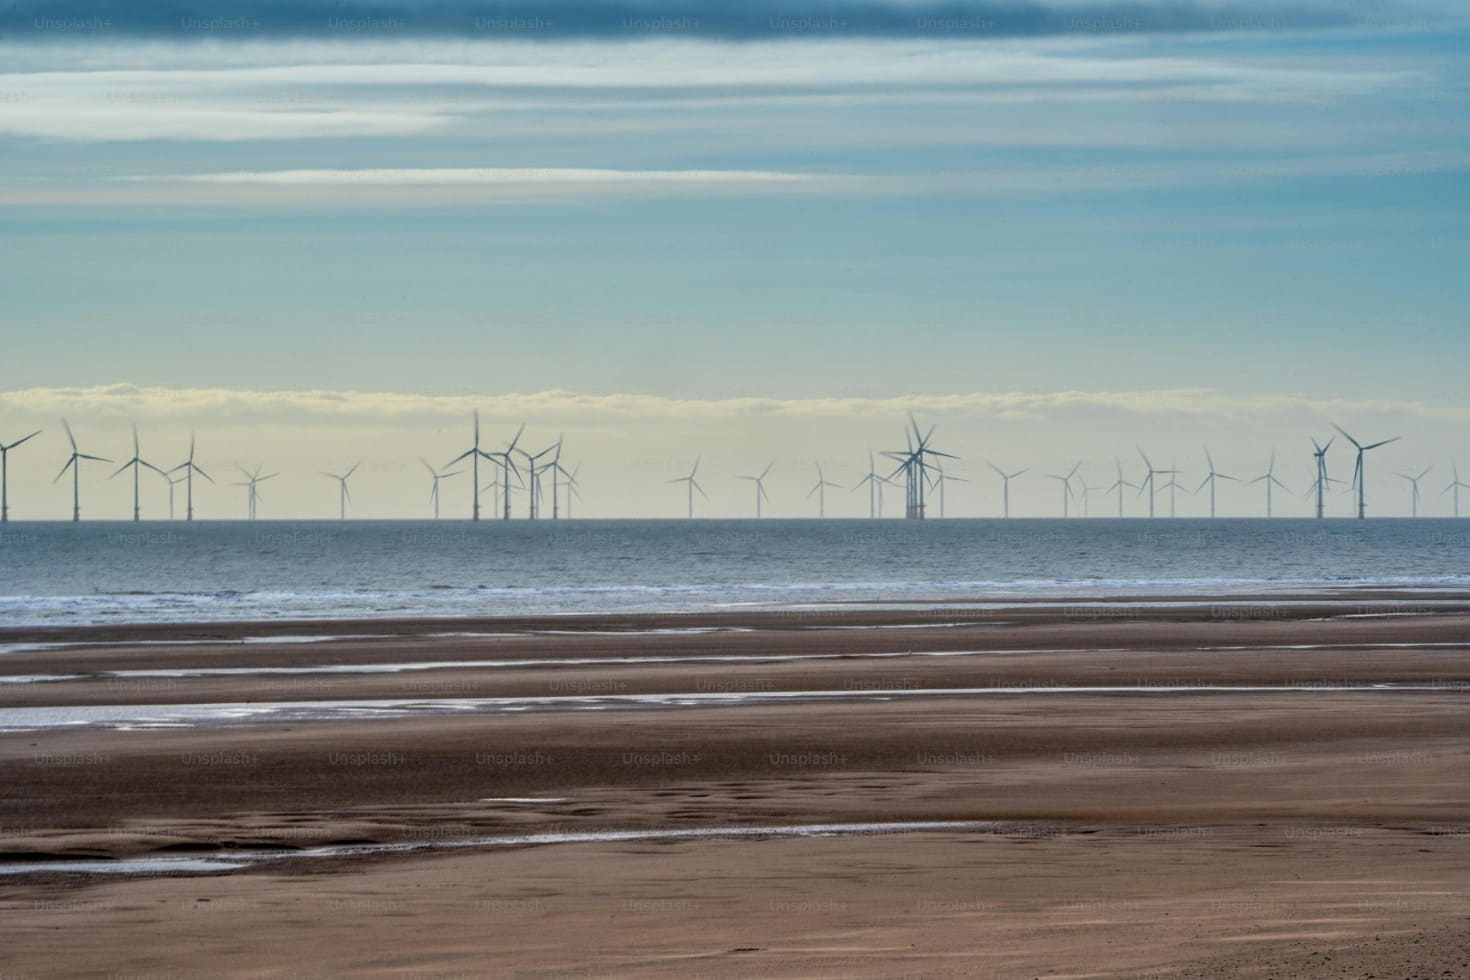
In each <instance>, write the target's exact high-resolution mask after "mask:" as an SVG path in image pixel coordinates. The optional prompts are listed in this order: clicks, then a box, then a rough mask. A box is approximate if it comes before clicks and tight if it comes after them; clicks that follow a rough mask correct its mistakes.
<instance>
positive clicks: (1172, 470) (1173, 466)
mask: <svg viewBox="0 0 1470 980" xmlns="http://www.w3.org/2000/svg"><path fill="white" fill-rule="evenodd" d="M1159 472H1160V473H1161V474H1163V473H1167V474H1168V475H1169V482H1168V483H1166V484H1164V485H1163V486H1162V487H1160V488H1159V489H1160V490H1167V491H1169V516H1170V517H1173V516H1174V515H1175V514H1176V513H1177V512H1178V511H1177V508H1176V506H1175V505H1176V504H1177V503H1178V500H1179V491H1180V490H1183V491H1184V492H1185V493H1187V494H1189V495H1190V496H1191V497H1193V496H1194V491H1193V490H1191V489H1189V488H1188V487H1186V486H1185V485H1184V484H1182V483H1180V482H1179V464H1178V463H1177V462H1175V461H1173V460H1170V462H1169V469H1167V470H1160V471H1159Z"/></svg>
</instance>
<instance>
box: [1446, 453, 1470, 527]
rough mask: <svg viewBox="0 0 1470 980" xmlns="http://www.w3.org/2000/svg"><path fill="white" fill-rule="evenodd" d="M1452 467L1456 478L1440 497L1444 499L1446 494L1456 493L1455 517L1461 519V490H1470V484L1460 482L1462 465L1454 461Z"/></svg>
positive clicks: (1451, 463)
mask: <svg viewBox="0 0 1470 980" xmlns="http://www.w3.org/2000/svg"><path fill="white" fill-rule="evenodd" d="M1450 467H1451V468H1452V469H1453V470H1454V473H1455V478H1454V479H1453V480H1451V481H1450V485H1449V486H1447V487H1445V488H1444V489H1443V490H1441V491H1440V494H1439V495H1440V496H1441V497H1443V496H1444V495H1445V494H1447V493H1449V492H1450V491H1452V490H1453V491H1454V493H1455V516H1456V517H1459V516H1460V491H1461V490H1470V483H1461V482H1460V464H1459V463H1457V462H1454V461H1451V462H1450Z"/></svg>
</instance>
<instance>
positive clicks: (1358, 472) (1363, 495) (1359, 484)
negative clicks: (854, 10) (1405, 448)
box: [1332, 422, 1402, 521]
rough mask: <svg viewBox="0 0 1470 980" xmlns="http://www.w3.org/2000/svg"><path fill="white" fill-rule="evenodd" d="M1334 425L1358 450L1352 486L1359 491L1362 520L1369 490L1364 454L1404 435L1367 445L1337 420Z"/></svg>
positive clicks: (1359, 508)
mask: <svg viewBox="0 0 1470 980" xmlns="http://www.w3.org/2000/svg"><path fill="white" fill-rule="evenodd" d="M1332 427H1333V428H1334V429H1336V430H1337V431H1338V432H1339V433H1340V434H1341V435H1342V437H1343V438H1344V439H1346V440H1347V441H1348V442H1350V443H1352V444H1353V448H1354V449H1356V450H1357V451H1358V459H1357V462H1356V463H1354V464H1353V482H1352V486H1353V487H1354V488H1356V489H1357V491H1358V520H1360V521H1361V520H1362V519H1363V518H1364V517H1366V516H1367V512H1368V506H1367V492H1366V490H1365V489H1364V487H1365V485H1366V483H1367V481H1366V480H1365V479H1364V473H1363V456H1364V455H1365V454H1366V453H1367V452H1368V451H1369V450H1370V449H1377V448H1378V447H1379V446H1386V445H1388V444H1389V443H1391V442H1398V441H1399V439H1400V438H1402V437H1401V436H1394V437H1393V438H1392V439H1383V440H1380V441H1379V442H1375V443H1371V444H1369V445H1367V446H1365V445H1363V444H1362V443H1360V442H1358V440H1356V439H1354V438H1353V437H1352V436H1350V435H1348V434H1347V431H1346V430H1344V429H1343V427H1342V426H1340V425H1338V424H1337V423H1336V422H1334V423H1332Z"/></svg>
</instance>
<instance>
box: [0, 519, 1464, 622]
mask: <svg viewBox="0 0 1470 980" xmlns="http://www.w3.org/2000/svg"><path fill="white" fill-rule="evenodd" d="M1371 585H1386V586H1396V587H1401V588H1410V589H1415V588H1419V589H1426V590H1438V589H1447V588H1458V587H1466V586H1470V518H1467V519H1464V520H1456V519H1448V518H1445V519H1428V518H1424V519H1417V520H1414V519H1390V518H1380V519H1369V520H1366V521H1355V520H1350V519H1329V520H1323V521H1316V520H1309V519H1308V520H1296V519H1274V520H1264V519H1219V520H1206V519H1184V518H1180V519H1144V518H1126V519H1103V518H1088V519H1076V518H1074V519H1070V520H1022V519H1012V520H1001V519H974V520H971V519H943V520H933V519H931V520H926V521H906V520H898V519H889V520H881V519H880V520H728V521H727V520H692V521H691V520H679V521H655V520H624V521H616V520H582V519H577V520H559V521H548V520H541V521H534V522H533V521H527V520H514V521H509V522H505V521H482V522H480V523H471V522H469V521H461V520H442V521H353V520H349V521H194V522H183V521H158V522H141V523H131V522H104V521H88V522H83V523H80V524H72V523H69V522H55V523H52V522H14V523H11V524H8V525H4V526H3V527H0V627H8V626H37V625H63V626H64V625H87V624H115V623H132V622H139V623H142V622H172V621H223V620H297V619H314V618H327V617H329V618H373V617H417V616H425V617H457V616H498V615H525V614H538V615H556V614H571V613H601V612H662V611H699V610H726V609H749V608H756V609H758V608H767V607H769V608H780V607H790V606H793V605H796V606H800V605H803V604H810V603H843V602H863V603H874V602H877V603H883V602H892V603H901V604H909V603H925V602H932V601H943V600H994V601H1003V600H1007V599H1012V600H1013V599H1016V598H1018V597H1019V598H1035V597H1038V596H1042V597H1045V596H1054V597H1057V598H1059V599H1060V598H1065V597H1068V596H1078V595H1086V596H1098V595H1103V596H1106V595H1140V596H1148V595H1159V596H1164V595H1174V594H1186V595H1200V596H1229V595H1232V594H1254V593H1260V592H1270V591H1275V590H1280V591H1287V590H1291V591H1297V590H1303V589H1305V590H1312V589H1337V588H1341V587H1345V586H1371Z"/></svg>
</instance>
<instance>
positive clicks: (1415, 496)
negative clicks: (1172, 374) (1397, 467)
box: [1398, 466, 1434, 517]
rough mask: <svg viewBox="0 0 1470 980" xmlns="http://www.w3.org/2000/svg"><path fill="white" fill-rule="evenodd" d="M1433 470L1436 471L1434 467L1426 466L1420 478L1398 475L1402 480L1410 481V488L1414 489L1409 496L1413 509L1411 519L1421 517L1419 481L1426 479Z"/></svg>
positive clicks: (1403, 474)
mask: <svg viewBox="0 0 1470 980" xmlns="http://www.w3.org/2000/svg"><path fill="white" fill-rule="evenodd" d="M1432 469H1434V467H1433V466H1426V467H1424V469H1422V470H1420V471H1419V475H1418V476H1410V475H1409V474H1407V473H1400V474H1398V476H1399V478H1400V479H1404V480H1408V481H1409V486H1411V487H1412V488H1413V492H1412V493H1411V494H1410V495H1409V500H1410V506H1411V507H1412V508H1413V509H1412V510H1411V511H1410V512H1409V516H1410V517H1418V516H1419V481H1420V480H1422V479H1424V477H1425V475H1426V474H1427V473H1428V472H1429V471H1430V470H1432Z"/></svg>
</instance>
